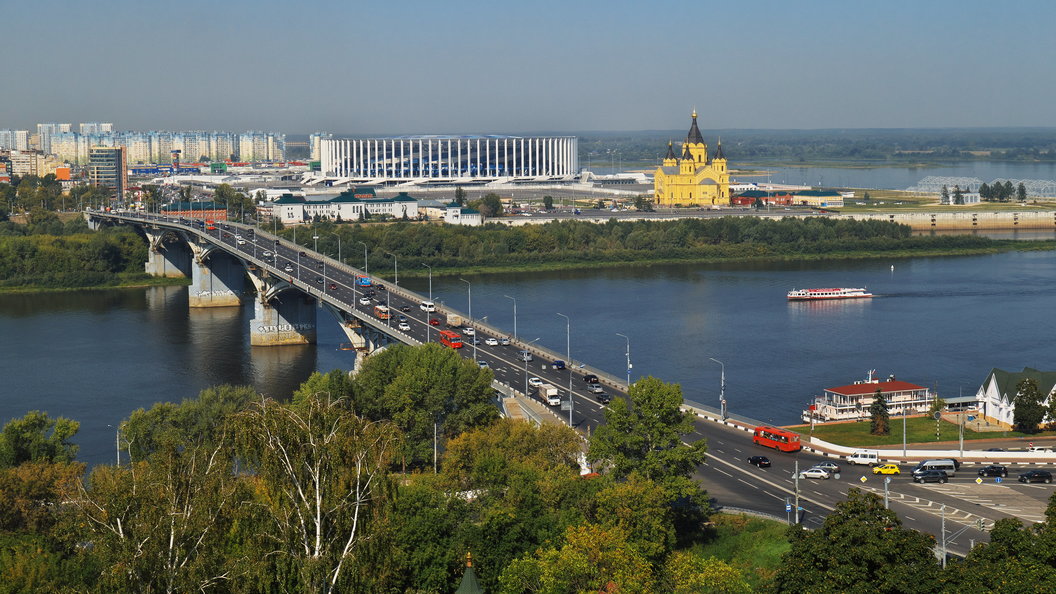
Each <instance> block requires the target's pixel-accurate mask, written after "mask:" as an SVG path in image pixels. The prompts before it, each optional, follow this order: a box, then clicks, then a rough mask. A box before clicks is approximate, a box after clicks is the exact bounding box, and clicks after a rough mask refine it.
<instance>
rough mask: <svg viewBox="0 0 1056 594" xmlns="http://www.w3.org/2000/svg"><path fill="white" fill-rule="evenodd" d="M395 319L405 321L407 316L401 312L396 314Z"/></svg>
mask: <svg viewBox="0 0 1056 594" xmlns="http://www.w3.org/2000/svg"><path fill="white" fill-rule="evenodd" d="M396 319H397V320H399V321H400V322H406V321H407V316H405V315H403V314H400V315H398V316H396Z"/></svg>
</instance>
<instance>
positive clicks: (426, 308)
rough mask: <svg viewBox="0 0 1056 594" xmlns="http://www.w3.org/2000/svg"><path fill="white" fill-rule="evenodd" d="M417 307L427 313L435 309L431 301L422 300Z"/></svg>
mask: <svg viewBox="0 0 1056 594" xmlns="http://www.w3.org/2000/svg"><path fill="white" fill-rule="evenodd" d="M418 308H419V309H421V310H422V311H424V312H427V313H433V312H434V311H436V305H434V304H433V302H432V301H423V302H421V303H420V304H418Z"/></svg>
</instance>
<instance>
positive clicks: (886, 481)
mask: <svg viewBox="0 0 1056 594" xmlns="http://www.w3.org/2000/svg"><path fill="white" fill-rule="evenodd" d="M884 484H885V485H890V484H891V477H889V476H885V477H884Z"/></svg>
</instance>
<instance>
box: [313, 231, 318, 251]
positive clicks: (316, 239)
mask: <svg viewBox="0 0 1056 594" xmlns="http://www.w3.org/2000/svg"><path fill="white" fill-rule="evenodd" d="M312 239H314V240H315V245H314V246H313V248H312V249H313V250H314V251H316V252H318V251H319V234H318V233H312Z"/></svg>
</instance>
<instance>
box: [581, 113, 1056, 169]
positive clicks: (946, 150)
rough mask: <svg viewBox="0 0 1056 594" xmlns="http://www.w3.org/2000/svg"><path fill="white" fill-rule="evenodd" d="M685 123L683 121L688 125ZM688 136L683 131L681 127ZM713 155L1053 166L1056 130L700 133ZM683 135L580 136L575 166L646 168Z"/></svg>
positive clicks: (740, 159) (756, 158) (744, 158)
mask: <svg viewBox="0 0 1056 594" xmlns="http://www.w3.org/2000/svg"><path fill="white" fill-rule="evenodd" d="M687 121H688V120H687ZM687 129H688V124H687ZM704 137H705V139H706V140H707V142H708V145H709V146H710V147H712V149H713V150H714V146H715V144H716V142H717V141H718V140H719V138H720V137H721V139H722V148H723V152H725V154H726V156H727V158H729V159H730V162H731V164H733V163H737V162H742V163H743V162H745V161H768V160H773V161H782V162H817V161H859V160H860V161H891V162H894V163H905V162H922V161H923V162H927V161H963V160H977V159H982V160H999V161H1056V129H1053V128H1031V129H1024V128H1008V129H988V130H973V129H949V130H936V129H932V130H929V129H888V130H885V129H858V130H838V129H833V130H712V131H704ZM684 138H685V132H679V131H674V132H672V131H668V132H663V131H643V132H622V133H611V134H602V133H587V134H584V135H581V136H580V139H579V148H580V161H581V162H582V164H583V165H584V166H586V165H587V164H588V163H589V164H590V165H591V166H592V168H597V167H605V166H608V165H609V164H610V163H613V162H615V163H616V164H617V165H618V164H619V161H621V160H622V162H623V163H624V164H625V165H627V164H629V163H648V164H652V165H655V163H656V161H657V160H658V159H660V158H662V157H663V156H664V153H666V152H667V142H668V140H672V141H674V142H676V143H677V142H681V141H682V140H683V139H684Z"/></svg>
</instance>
